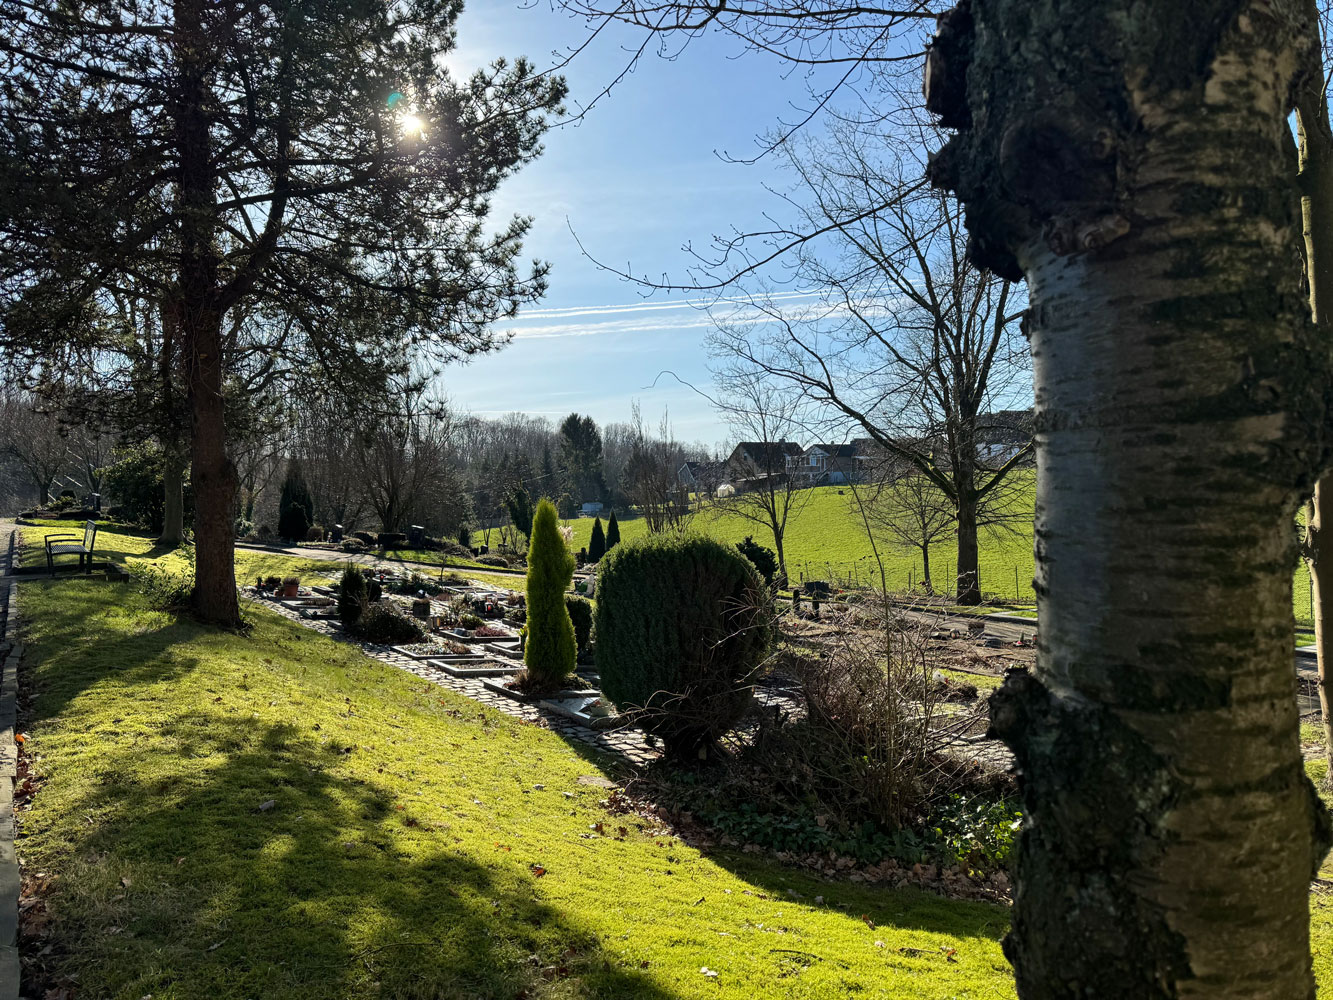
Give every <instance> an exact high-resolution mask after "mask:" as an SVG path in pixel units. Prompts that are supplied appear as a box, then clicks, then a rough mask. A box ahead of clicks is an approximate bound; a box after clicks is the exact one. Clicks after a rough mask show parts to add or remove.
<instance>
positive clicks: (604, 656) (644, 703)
mask: <svg viewBox="0 0 1333 1000" xmlns="http://www.w3.org/2000/svg"><path fill="white" fill-rule="evenodd" d="M765 592H766V588H765V587H764V582H763V580H762V578H761V577H760V576H759V573H758V571H757V570H756V569H755V568H754V565H753V564H752V563H751V562H750V561H749V560H748V559H746V558H745V557H744V556H743V555H741V554H740V552H738V551H737V550H736V548H735V547H734V546H730V545H725V544H723V543H722V542H718V541H715V540H713V539H711V538H703V537H701V536H697V535H680V536H677V535H655V536H650V537H645V538H639V539H636V540H635V541H633V542H627V543H626V544H624V545H621V546H618V547H617V548H616V549H615V550H614V551H612V552H608V553H607V555H606V557H605V558H604V559H603V560H602V565H601V568H600V569H599V570H598V576H597V609H596V611H595V613H594V624H595V628H596V631H597V669H598V672H599V673H600V674H601V677H602V690H603V691H604V692H605V693H606V696H607V697H608V698H610V699H611V701H613V702H614V703H615V704H617V705H618V706H620V708H621V709H622V710H626V711H633V712H636V713H638V714H639V715H640V717H641V719H642V722H643V724H644V727H645V728H646V729H647V730H648V731H649V732H652V733H654V734H655V735H657V736H658V737H660V738H661V740H662V742H663V744H664V745H665V747H666V750H667V752H668V753H669V754H670V755H672V756H674V757H676V758H678V759H686V760H692V759H696V758H703V757H707V756H708V753H709V750H710V748H711V747H712V745H713V744H714V743H715V742H716V740H717V739H718V738H719V737H720V736H722V735H723V734H724V733H726V732H727V731H728V730H729V729H731V728H732V727H733V726H734V725H735V724H736V722H737V721H738V720H739V719H740V717H741V714H742V713H743V712H744V710H745V707H746V705H747V704H748V703H749V699H750V694H749V690H748V688H747V684H748V682H749V680H750V678H751V676H752V675H753V673H754V671H755V670H756V669H757V668H758V667H759V665H760V663H761V662H762V661H763V660H764V658H765V656H767V654H768V650H769V646H770V645H771V643H772V638H773V636H772V625H771V622H770V620H769V615H768V613H767V611H766V610H765V605H766V604H767V601H766V599H765Z"/></svg>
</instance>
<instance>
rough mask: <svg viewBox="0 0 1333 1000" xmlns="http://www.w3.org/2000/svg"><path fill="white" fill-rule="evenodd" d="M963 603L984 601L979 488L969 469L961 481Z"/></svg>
mask: <svg viewBox="0 0 1333 1000" xmlns="http://www.w3.org/2000/svg"><path fill="white" fill-rule="evenodd" d="M957 590H958V596H957V598H956V600H957V601H958V603H959V604H980V603H981V551H980V547H979V546H978V544H977V491H976V489H975V476H974V475H973V473H972V470H970V469H969V470H968V473H967V475H966V477H965V478H962V479H960V481H959V483H958V574H957Z"/></svg>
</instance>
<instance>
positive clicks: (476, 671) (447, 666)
mask: <svg viewBox="0 0 1333 1000" xmlns="http://www.w3.org/2000/svg"><path fill="white" fill-rule="evenodd" d="M426 666H428V667H434V668H435V669H436V670H442V671H444V673H446V674H448V675H449V676H450V677H480V678H492V677H511V676H513V675H515V674H517V673H518V672H519V671H520V670H522V669H523V664H522V663H521V662H515V661H509V662H501V661H499V660H494V659H487V658H486V657H484V656H442V657H438V658H433V659H429V660H427V661H426Z"/></svg>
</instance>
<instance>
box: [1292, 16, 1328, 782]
mask: <svg viewBox="0 0 1333 1000" xmlns="http://www.w3.org/2000/svg"><path fill="white" fill-rule="evenodd" d="M1305 7H1306V16H1307V18H1308V19H1310V20H1311V21H1312V22H1314V23H1316V24H1317V23H1318V11H1317V9H1316V5H1315V3H1314V2H1313V0H1305ZM1320 49H1321V54H1322V45H1321V46H1320ZM1296 125H1297V133H1298V135H1299V137H1300V146H1299V154H1300V175H1299V181H1300V191H1301V221H1302V223H1303V225H1304V230H1305V273H1306V278H1307V280H1308V282H1309V285H1310V313H1311V315H1312V316H1313V318H1314V322H1315V326H1316V327H1317V328H1318V330H1319V335H1320V337H1321V338H1322V340H1323V343H1324V349H1325V351H1328V352H1330V353H1333V316H1330V312H1329V310H1330V309H1333V130H1330V125H1329V119H1328V91H1327V89H1326V88H1325V86H1324V76H1323V60H1322V58H1321V59H1320V60H1319V62H1318V63H1317V64H1315V65H1314V66H1312V67H1311V72H1310V73H1308V74H1306V76H1305V78H1304V79H1303V80H1302V81H1301V85H1300V87H1299V89H1298V90H1297V95H1296ZM1325 525H1333V476H1329V475H1325V476H1324V477H1322V478H1321V479H1320V480H1319V482H1317V483H1316V484H1315V488H1314V495H1313V496H1312V497H1311V498H1310V502H1309V503H1308V504H1307V505H1306V508H1305V566H1306V568H1307V569H1308V570H1309V573H1310V592H1311V594H1312V596H1313V599H1312V601H1311V604H1312V607H1311V609H1310V615H1311V617H1313V618H1314V643H1315V651H1316V655H1317V657H1318V662H1319V708H1320V712H1321V714H1322V716H1323V722H1324V759H1325V762H1326V763H1327V765H1328V771H1327V774H1326V776H1325V778H1324V782H1325V784H1326V785H1327V784H1329V783H1330V782H1333V711H1331V710H1330V709H1331V708H1333V668H1331V667H1330V664H1329V654H1330V652H1333V651H1331V650H1330V649H1329V641H1328V635H1327V632H1326V625H1327V623H1328V622H1329V621H1330V620H1331V619H1333V531H1325V530H1324V527H1325ZM1326 604H1327V605H1331V606H1326Z"/></svg>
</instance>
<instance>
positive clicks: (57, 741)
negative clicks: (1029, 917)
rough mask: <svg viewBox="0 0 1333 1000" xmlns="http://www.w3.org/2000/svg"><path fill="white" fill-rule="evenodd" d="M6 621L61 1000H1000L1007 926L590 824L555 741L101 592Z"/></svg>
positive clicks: (37, 589) (360, 668) (379, 672)
mask: <svg viewBox="0 0 1333 1000" xmlns="http://www.w3.org/2000/svg"><path fill="white" fill-rule="evenodd" d="M21 600H22V602H23V607H24V613H25V616H26V617H28V618H29V619H30V620H31V626H30V631H29V662H30V664H31V667H30V669H29V671H28V673H27V675H26V680H25V683H26V684H27V686H28V689H29V690H30V691H31V692H33V693H34V694H35V696H36V697H35V700H34V701H33V704H32V712H31V716H30V717H29V718H27V719H26V720H25V724H26V726H27V729H28V736H29V739H28V740H27V742H26V743H25V745H24V751H25V753H27V754H29V755H30V756H29V760H30V761H33V762H34V766H35V768H36V770H37V771H38V772H39V773H40V778H41V782H42V785H41V788H40V791H39V792H38V793H37V796H36V798H35V799H34V802H33V806H32V808H31V809H30V810H29V811H28V812H27V813H26V814H25V816H24V819H23V825H22V837H21V839H20V841H19V845H18V850H19V854H20V856H21V858H22V862H23V865H24V870H25V871H26V872H28V873H30V874H31V873H34V872H39V871H40V872H43V873H46V875H45V877H46V878H48V879H49V880H50V881H49V883H48V884H49V887H50V888H49V889H48V893H49V915H50V923H49V924H48V925H47V926H46V929H45V935H44V937H43V938H42V939H41V943H40V947H46V946H48V945H49V946H50V949H51V950H50V952H49V953H48V957H47V959H46V961H51V962H57V963H58V965H59V968H60V969H61V970H62V971H64V972H66V973H71V974H75V975H77V977H78V978H77V982H78V984H79V985H78V993H79V996H87V997H107V998H117V1000H140V998H142V997H145V996H148V995H151V996H152V997H153V998H154V1000H195V998H198V997H204V996H207V997H217V998H226V1000H232V998H235V1000H240V998H246V997H257V996H263V997H265V998H268V1000H297V998H300V1000H322V998H360V997H368V998H369V997H376V998H402V1000H410V998H421V1000H425V998H459V1000H462V998H497V1000H499V998H503V1000H513V998H515V997H520V996H522V997H529V998H532V1000H547V998H549V1000H556V998H560V1000H572V998H606V1000H611V998H616V1000H620V998H628V997H634V998H640V1000H690V998H716V997H733V998H745V1000H767V998H773V1000H777V998H786V997H802V998H819V1000H823V998H828V1000H833V998H842V997H847V996H865V997H886V998H887V997H891V998H922V1000H940V998H949V997H952V998H977V1000H980V998H988V1000H989V998H996V997H999V998H1004V997H1012V996H1013V995H1014V992H1013V985H1012V979H1011V976H1010V972H1009V969H1008V966H1007V965H1006V963H1005V960H1004V958H1003V956H1002V954H1001V952H1000V948H999V944H998V938H999V937H1000V935H1002V934H1003V932H1004V930H1005V927H1006V923H1007V918H1006V914H1005V911H1004V910H1003V909H1001V908H998V907H993V906H986V905H979V904H970V903H958V902H951V901H947V900H943V899H940V898H937V897H934V896H930V895H926V894H922V893H919V892H916V891H905V890H887V889H882V888H881V889H875V888H868V887H865V886H856V885H852V884H848V883H833V882H825V881H820V880H816V879H813V878H810V877H808V876H806V875H803V874H800V873H798V872H796V871H794V870H790V869H786V868H784V867H782V866H779V865H777V864H775V863H772V862H768V861H765V860H764V859H762V858H759V857H755V856H753V855H743V854H731V853H714V854H704V853H701V852H700V851H698V850H695V849H694V848H691V847H688V846H686V845H684V844H683V843H681V842H679V841H676V840H673V839H672V838H671V837H669V836H668V835H665V834H664V833H662V832H661V831H658V830H655V829H654V828H653V827H652V826H651V825H649V824H648V823H646V822H645V821H643V820H640V819H638V818H637V817H633V816H616V815H611V814H609V813H608V812H607V810H606V807H605V806H604V804H603V802H604V800H605V798H606V794H607V793H606V791H605V790H604V789H602V788H598V787H592V786H589V785H588V784H584V783H581V782H580V778H583V777H585V776H591V777H593V778H600V777H601V776H602V775H603V774H604V771H603V769H602V768H601V767H600V766H599V764H598V761H597V760H595V759H591V758H589V757H588V756H587V755H586V754H585V753H584V752H582V751H580V750H579V749H578V748H577V747H574V746H571V745H569V744H567V743H565V742H564V741H563V740H562V739H561V738H560V737H559V736H558V735H556V734H554V733H552V732H550V731H548V730H544V729H540V728H537V727H534V726H530V725H524V724H522V723H519V722H518V721H516V720H513V719H511V718H509V717H506V716H502V715H500V714H498V713H495V712H493V711H489V710H484V709H482V708H481V707H480V706H478V705H476V704H475V703H471V702H468V701H466V700H464V699H462V698H459V697H456V696H454V695H452V694H449V693H447V692H444V691H441V690H440V689H438V688H436V687H434V686H432V685H428V684H426V683H424V682H422V681H420V680H418V679H416V678H413V677H412V676H411V675H408V674H406V673H403V672H401V671H398V670H396V669H394V668H392V667H388V666H386V665H383V664H379V663H377V662H375V661H373V660H370V659H368V658H367V657H365V656H364V655H362V654H361V653H360V652H359V651H357V650H354V649H352V648H351V647H348V646H346V645H342V644H338V643H334V642H332V641H330V640H328V639H325V638H323V637H321V636H319V635H317V634H315V633H312V632H310V631H308V630H305V629H302V628H300V627H299V626H297V625H295V624H293V623H290V622H288V621H286V620H284V619H280V618H278V617H277V616H275V615H273V614H272V613H270V612H268V611H265V610H255V611H253V612H252V614H251V618H252V620H253V621H254V625H255V627H254V630H253V632H252V633H251V634H250V635H249V636H248V637H238V636H236V635H230V634H220V633H217V632H212V631H208V630H206V629H204V628H202V627H199V626H196V625H193V624H188V623H183V622H177V621H173V620H172V619H170V618H168V617H166V616H165V615H163V614H160V613H157V612H153V611H150V610H148V609H146V608H145V607H143V606H140V605H139V604H137V603H136V601H137V598H136V596H135V595H134V594H132V593H131V592H130V591H129V589H128V588H126V587H123V586H119V585H110V584H106V583H102V582H96V581H85V580H72V581H59V582H56V583H47V582H40V581H34V582H26V583H24V584H23V585H22V589H21ZM598 824H600V827H598ZM622 826H623V827H624V828H625V829H624V832H623V834H622V833H620V832H619V828H620V827H622ZM599 829H600V830H601V831H604V833H605V835H602V834H601V833H599V832H598V830H599ZM704 970H707V971H704ZM710 973H716V975H712V974H710Z"/></svg>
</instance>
